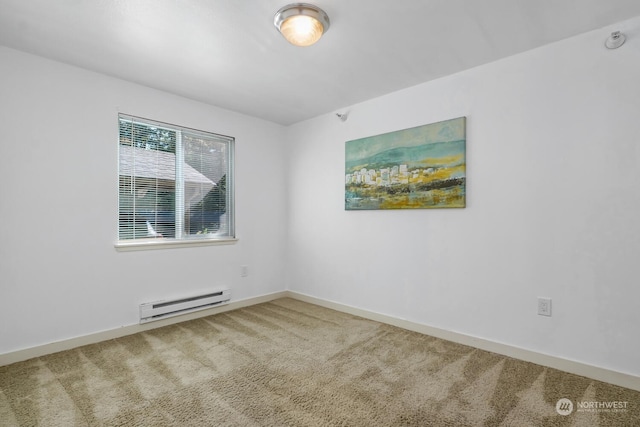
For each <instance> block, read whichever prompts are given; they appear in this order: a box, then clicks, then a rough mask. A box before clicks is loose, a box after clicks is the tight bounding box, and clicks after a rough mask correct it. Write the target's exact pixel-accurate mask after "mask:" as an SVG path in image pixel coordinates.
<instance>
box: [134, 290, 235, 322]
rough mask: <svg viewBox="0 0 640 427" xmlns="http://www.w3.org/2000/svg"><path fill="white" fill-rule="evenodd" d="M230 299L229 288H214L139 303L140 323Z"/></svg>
mask: <svg viewBox="0 0 640 427" xmlns="http://www.w3.org/2000/svg"><path fill="white" fill-rule="evenodd" d="M230 299H231V290H230V289H216V290H215V291H213V292H209V293H206V294H202V295H195V296H191V297H185V298H178V299H174V300H164V301H155V302H148V303H144V304H140V323H147V322H152V321H154V320H160V319H166V318H167V317H173V316H178V315H180V314H186V313H191V312H194V311H198V310H204V309H206V308H211V307H217V306H219V305H225V304H228V303H229V300H230Z"/></svg>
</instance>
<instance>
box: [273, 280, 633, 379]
mask: <svg viewBox="0 0 640 427" xmlns="http://www.w3.org/2000/svg"><path fill="white" fill-rule="evenodd" d="M287 292H288V293H287V295H286V296H288V297H289V298H293V299H297V300H300V301H303V302H308V303H310V304H315V305H319V306H321V307H325V308H330V309H333V310H336V311H341V312H343V313H348V314H353V315H355V316H359V317H364V318H365V319H369V320H374V321H376V322H380V323H386V324H388V325H392V326H397V327H399V328H402V329H407V330H409V331H414V332H419V333H421V334H425V335H430V336H433V337H437V338H441V339H445V340H448V341H453V342H456V343H459V344H463V345H468V346H471V347H475V348H478V349H481V350H486V351H490V352H493V353H497V354H501V355H503V356H507V357H512V358H514V359H518V360H523V361H525V362H531V363H535V364H537V365H542V366H546V367H549V368H554V369H558V370H560V371H564V372H568V373H571V374H576V375H580V376H583V377H587V378H591V379H594V380H598V381H603V382H606V383H609V384H614V385H617V386H620V387H625V388H629V389H632V390H636V391H640V377H637V376H635V375H632V374H626V373H623V372H617V371H612V370H609V369H605V368H600V367H598V366H592V365H587V364H585V363H582V362H578V361H575V360H569V359H563V358H561V357H557V356H551V355H548V354H543V353H538V352H535V351H531V350H527V349H524V348H519V347H514V346H511V345H508V344H503V343H499V342H494V341H489V340H486V339H482V338H477V337H473V336H470V335H465V334H461V333H458V332H451V331H447V330H444V329H439V328H434V327H432V326H428V325H424V324H421V323H415V322H411V321H409V320H404V319H399V318H396V317H392V316H387V315H384V314H379V313H375V312H372V311H368V310H363V309H360V308H356V307H352V306H349V305H345V304H340V303H337V302H333V301H328V300H324V299H320V298H316V297H313V296H310V295H305V294H301V293H298V292H293V291H287Z"/></svg>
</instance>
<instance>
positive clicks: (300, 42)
mask: <svg viewBox="0 0 640 427" xmlns="http://www.w3.org/2000/svg"><path fill="white" fill-rule="evenodd" d="M273 24H274V25H275V26H276V28H277V29H278V31H280V33H281V34H282V35H283V36H284V38H285V39H287V41H288V42H289V43H291V44H293V45H295V46H311V45H312V44H314V43H315V42H317V41H318V40H320V37H322V35H323V34H324V33H326V32H327V30H328V29H329V17H328V16H327V14H326V13H325V12H324V11H323V10H322V9H320V8H318V7H316V6H313V5H311V4H307V3H295V4H290V5H288V6H285V7H283V8H281V9H280V10H279V11H278V12H277V13H276V16H275V17H274V19H273Z"/></svg>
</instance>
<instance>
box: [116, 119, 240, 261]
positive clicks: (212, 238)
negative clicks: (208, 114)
mask: <svg viewBox="0 0 640 427" xmlns="http://www.w3.org/2000/svg"><path fill="white" fill-rule="evenodd" d="M122 120H127V121H131V122H133V123H140V124H143V125H147V126H151V127H154V126H157V127H161V128H164V129H167V130H171V131H177V132H192V133H193V134H203V135H210V136H211V137H213V138H220V139H221V140H223V141H224V140H226V141H224V143H225V144H226V145H227V147H228V153H227V154H226V159H225V161H226V163H227V168H226V176H227V178H226V180H225V188H226V202H225V203H226V211H225V215H226V217H225V220H226V222H227V227H228V234H225V235H222V236H216V235H215V234H213V233H211V234H206V235H203V236H198V237H195V235H192V234H188V235H186V236H184V237H180V238H175V237H160V238H158V237H155V238H154V237H149V238H132V239H124V240H122V239H120V226H121V224H120V214H121V194H120V193H121V187H120V180H121V179H122V177H123V176H129V175H121V174H120V172H121V148H120V147H121V146H122V144H121V134H120V130H118V137H117V138H118V142H117V161H118V164H117V178H118V179H117V183H118V184H117V187H118V189H117V192H118V193H117V209H116V217H117V221H116V236H117V237H116V242H115V244H114V246H115V248H116V250H118V251H129V250H147V249H168V248H181V247H197V246H210V245H229V244H234V243H235V242H237V241H238V238H237V237H236V231H235V228H236V227H235V185H234V184H235V137H232V136H228V135H222V134H219V133H215V132H210V131H204V130H200V129H194V128H189V127H186V126H180V125H175V124H171V123H166V122H161V121H158V120H153V119H147V118H143V117H139V116H134V115H131V114H126V113H118V115H117V122H118V129H120V123H121V121H122ZM179 149H180V150H182V149H183V147H181V148H179ZM177 150H178V148H176V151H177ZM177 159H178V156H176V160H177ZM181 170H182V167H181V166H178V165H176V168H175V174H176V175H175V178H176V182H179V181H182V179H181V180H178V177H177V174H178V173H180V171H181ZM173 209H174V212H175V213H176V215H177V214H179V213H180V211H181V209H180V208H178V206H174V208H173Z"/></svg>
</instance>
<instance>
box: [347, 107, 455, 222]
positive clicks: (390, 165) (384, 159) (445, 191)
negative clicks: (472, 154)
mask: <svg viewBox="0 0 640 427" xmlns="http://www.w3.org/2000/svg"><path fill="white" fill-rule="evenodd" d="M465 152H466V117H459V118H456V119H451V120H446V121H442V122H438V123H432V124H428V125H424V126H418V127H414V128H410V129H404V130H399V131H395V132H390V133H385V134H382V135H376V136H370V137H366V138H361V139H356V140H353V141H347V142H346V144H345V209H346V210H371V209H432V208H464V207H465V194H466V155H465V154H466V153H465Z"/></svg>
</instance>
